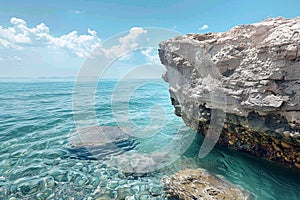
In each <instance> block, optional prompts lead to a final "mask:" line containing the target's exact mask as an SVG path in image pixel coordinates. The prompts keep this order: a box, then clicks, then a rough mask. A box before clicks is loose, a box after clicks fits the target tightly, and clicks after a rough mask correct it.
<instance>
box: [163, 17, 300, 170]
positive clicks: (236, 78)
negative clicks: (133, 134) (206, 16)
mask: <svg viewBox="0 0 300 200" xmlns="http://www.w3.org/2000/svg"><path fill="white" fill-rule="evenodd" d="M299 32H300V18H299V17H297V18H294V19H285V18H281V17H279V18H270V19H266V20H264V21H262V22H259V23H255V24H250V25H241V26H236V27H234V28H233V29H231V30H229V31H228V32H224V33H207V34H187V35H183V36H178V37H175V38H172V39H169V40H167V41H163V42H161V43H160V49H159V56H160V59H161V62H162V64H164V65H165V66H166V68H167V71H166V73H165V74H164V75H163V78H164V80H165V81H167V82H168V83H169V84H170V88H169V89H170V95H171V100H172V104H173V105H174V107H175V114H176V115H178V116H181V117H182V118H183V120H184V122H185V123H186V124H187V125H188V126H190V127H192V128H193V129H194V130H197V131H198V132H200V133H202V134H206V132H207V130H208V126H209V123H210V121H211V112H212V111H213V110H218V111H221V112H225V113H226V117H224V128H223V130H222V133H221V136H220V138H219V141H218V143H219V144H222V145H224V146H229V147H232V148H234V149H237V150H241V151H244V152H247V153H250V154H252V155H255V156H259V157H264V158H267V159H269V160H272V161H276V162H279V163H281V164H284V165H285V166H288V167H291V168H296V169H300V112H299V111H300V33H299Z"/></svg>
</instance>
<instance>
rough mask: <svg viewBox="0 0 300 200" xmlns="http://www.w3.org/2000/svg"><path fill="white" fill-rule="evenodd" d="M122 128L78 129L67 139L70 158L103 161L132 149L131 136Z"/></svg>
mask: <svg viewBox="0 0 300 200" xmlns="http://www.w3.org/2000/svg"><path fill="white" fill-rule="evenodd" d="M124 128H125V127H122V129H121V128H120V127H117V126H91V127H83V128H78V129H77V130H76V132H73V133H72V134H70V136H69V138H68V144H67V146H68V150H69V152H70V153H71V158H76V159H83V160H86V159H91V160H95V159H98V160H105V159H110V158H111V157H112V156H113V155H114V156H117V155H120V154H123V153H125V152H127V151H129V150H131V149H134V148H135V146H136V142H135V140H134V138H133V137H132V136H130V135H128V134H126V133H125V132H124V131H123V130H124Z"/></svg>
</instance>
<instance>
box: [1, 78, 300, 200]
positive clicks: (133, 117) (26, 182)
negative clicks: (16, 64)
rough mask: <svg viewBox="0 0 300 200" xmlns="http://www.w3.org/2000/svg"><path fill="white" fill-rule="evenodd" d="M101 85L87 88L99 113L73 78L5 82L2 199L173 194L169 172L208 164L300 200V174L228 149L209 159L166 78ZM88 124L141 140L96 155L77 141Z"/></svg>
mask: <svg viewBox="0 0 300 200" xmlns="http://www.w3.org/2000/svg"><path fill="white" fill-rule="evenodd" d="M79 85H80V84H79ZM92 85H93V84H91V85H89V83H88V82H87V83H81V85H80V86H82V91H83V94H84V91H87V90H88V89H91V88H92V90H91V91H94V94H93V98H92V103H93V107H92V109H93V111H94V113H95V116H94V115H93V114H89V112H90V108H88V109H87V110H86V112H85V110H84V109H82V108H84V107H85V105H86V106H87V107H88V106H89V105H90V104H89V103H87V104H85V100H82V104H81V107H80V106H79V107H78V105H74V102H73V101H74V95H79V96H80V94H78V91H80V90H78V91H74V87H75V86H76V83H75V82H74V81H73V80H72V79H71V80H63V79H35V80H31V79H25V80H21V79H20V80H19V79H1V81H0V111H1V112H0V147H1V148H0V199H97V198H98V199H131V200H132V199H167V198H166V196H165V194H164V191H163V188H162V186H161V183H160V180H161V178H162V177H163V176H164V175H170V174H174V173H175V172H177V171H178V170H180V169H185V168H204V169H206V170H207V171H209V172H210V173H212V174H215V175H217V176H220V177H223V178H224V179H226V180H228V181H229V182H231V183H232V184H234V185H237V186H239V187H241V188H243V189H245V190H247V191H248V192H250V193H251V194H252V195H253V198H254V199H258V200H272V199H274V200H275V199H276V200H277V199H278V200H285V199H286V200H297V199H300V175H299V172H294V171H291V170H287V169H285V168H283V167H280V166H278V165H276V164H271V163H269V162H266V161H264V160H262V159H258V158H254V157H251V156H248V155H245V154H242V153H238V152H235V151H231V150H229V149H224V148H221V147H215V148H214V149H213V151H211V152H210V153H209V154H208V156H206V157H205V158H202V159H200V158H199V157H198V153H199V149H200V146H201V142H202V140H203V138H202V136H201V135H199V134H195V133H194V132H193V131H192V130H190V129H189V128H187V127H186V126H185V125H184V123H183V122H182V120H181V119H180V118H179V117H176V116H175V115H174V114H173V107H172V105H171V102H170V97H169V92H168V87H167V85H166V84H165V83H164V82H163V81H162V80H128V81H121V82H120V81H116V80H102V81H100V82H99V83H98V84H97V87H96V88H95V90H93V87H94V86H92ZM120 86H121V87H120ZM77 97H78V96H77ZM75 98H76V97H75ZM89 99H91V98H89ZM76 106H77V107H76ZM81 126H82V127H96V126H114V127H115V126H120V127H129V128H132V127H135V128H134V129H128V130H134V131H131V132H130V131H129V134H130V136H131V138H132V140H130V141H128V142H127V141H125V142H123V143H121V144H118V145H108V146H107V147H105V149H101V148H100V149H98V151H96V153H95V152H91V150H90V149H84V148H79V149H76V148H74V147H72V146H71V145H70V141H69V138H70V136H71V135H72V134H74V133H76V130H77V128H78V127H81ZM126 130H127V129H126ZM102 148H103V147H102ZM96 154H100V155H101V156H98V155H96ZM151 155H152V157H151ZM153 155H156V156H158V158H159V159H152V158H153ZM125 158H130V159H129V160H128V159H127V160H126V159H125ZM151 159H152V160H151ZM133 160H136V163H135V164H134V163H132V162H133ZM129 162H131V164H132V166H131V168H128V165H126V164H128V163H129ZM162 163H163V164H162ZM126 166H127V168H126Z"/></svg>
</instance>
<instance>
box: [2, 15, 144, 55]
mask: <svg viewBox="0 0 300 200" xmlns="http://www.w3.org/2000/svg"><path fill="white" fill-rule="evenodd" d="M75 12H76V13H78V12H82V11H78V12H77V11H75ZM10 23H11V24H12V26H10V27H7V28H4V27H2V26H0V50H1V49H10V50H12V49H13V50H19V51H20V50H28V49H34V48H38V47H42V48H55V49H56V50H59V49H66V50H68V51H70V52H72V53H74V54H76V55H77V56H79V57H83V58H84V57H87V56H89V55H90V53H92V51H93V50H94V49H96V48H97V50H98V52H101V53H102V54H104V55H105V56H106V57H108V58H116V57H119V56H122V59H126V57H128V56H130V53H128V51H130V50H134V49H135V48H138V47H140V46H141V44H142V43H143V42H144V41H146V39H147V38H145V36H146V35H147V30H144V29H143V28H141V27H133V28H131V29H130V30H129V33H128V34H127V35H124V36H123V37H120V38H116V40H118V44H116V45H114V46H112V47H110V48H104V47H102V46H101V39H100V38H99V37H98V36H97V33H96V31H94V30H91V29H88V33H87V34H83V35H79V34H78V32H77V31H72V32H70V33H68V34H66V35H62V36H59V37H56V36H53V35H51V32H50V28H49V27H48V26H46V25H45V24H44V23H40V24H38V25H36V26H35V27H28V25H27V23H26V21H25V20H23V19H20V18H15V17H13V18H11V20H10ZM123 54H124V55H123Z"/></svg>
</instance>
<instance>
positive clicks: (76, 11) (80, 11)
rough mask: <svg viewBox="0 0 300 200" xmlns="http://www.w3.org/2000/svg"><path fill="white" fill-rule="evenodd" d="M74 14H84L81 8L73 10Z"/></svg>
mask: <svg viewBox="0 0 300 200" xmlns="http://www.w3.org/2000/svg"><path fill="white" fill-rule="evenodd" d="M73 12H74V13H75V14H77V15H80V14H84V11H83V10H75V11H73Z"/></svg>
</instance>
